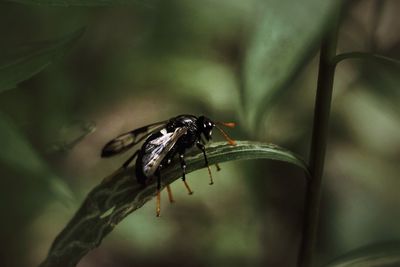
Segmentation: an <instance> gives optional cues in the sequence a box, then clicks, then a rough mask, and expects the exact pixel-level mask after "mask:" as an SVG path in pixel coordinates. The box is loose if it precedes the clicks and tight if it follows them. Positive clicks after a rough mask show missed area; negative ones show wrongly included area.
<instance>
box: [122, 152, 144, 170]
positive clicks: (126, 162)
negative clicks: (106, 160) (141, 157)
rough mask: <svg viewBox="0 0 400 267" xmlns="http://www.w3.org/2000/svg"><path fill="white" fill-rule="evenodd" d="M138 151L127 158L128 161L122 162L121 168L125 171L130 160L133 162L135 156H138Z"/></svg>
mask: <svg viewBox="0 0 400 267" xmlns="http://www.w3.org/2000/svg"><path fill="white" fill-rule="evenodd" d="M139 151H140V150H137V151H136V152H135V153H133V155H132V156H130V157H129V159H127V161H125V162H124V164H122V168H124V169H126V168H128V165H129V164H130V163H131V162H132V160H134V159H135V158H136V156H137V155H138V154H139Z"/></svg>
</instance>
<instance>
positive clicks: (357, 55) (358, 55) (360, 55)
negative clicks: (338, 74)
mask: <svg viewBox="0 0 400 267" xmlns="http://www.w3.org/2000/svg"><path fill="white" fill-rule="evenodd" d="M347 59H366V60H376V61H380V62H383V63H389V64H392V65H393V66H395V67H397V68H399V67H400V60H397V59H395V58H391V57H385V56H383V55H379V54H374V53H368V52H349V53H343V54H339V55H336V56H335V58H334V63H335V64H338V63H339V62H341V61H343V60H347Z"/></svg>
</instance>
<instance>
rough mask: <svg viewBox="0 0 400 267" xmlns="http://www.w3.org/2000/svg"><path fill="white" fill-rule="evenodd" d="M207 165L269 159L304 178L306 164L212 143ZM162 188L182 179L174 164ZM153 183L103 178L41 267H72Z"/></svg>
mask: <svg viewBox="0 0 400 267" xmlns="http://www.w3.org/2000/svg"><path fill="white" fill-rule="evenodd" d="M206 152H207V158H208V161H209V164H215V163H222V162H226V161H232V160H245V159H272V160H278V161H284V162H288V163H291V164H294V165H296V166H299V167H300V168H302V169H303V170H304V171H305V173H306V174H307V177H309V172H308V168H307V165H306V163H305V162H304V161H303V160H302V159H301V158H299V157H298V156H296V155H295V154H293V153H292V152H290V151H288V150H286V149H283V148H280V147H278V146H276V145H273V144H265V143H258V142H246V141H238V142H237V145H235V146H231V145H228V144H226V143H225V142H217V143H213V144H211V145H210V146H208V147H207V149H206ZM186 163H187V169H186V171H187V173H190V172H192V171H195V170H198V169H201V168H204V167H205V166H204V165H205V164H204V157H203V153H201V152H199V151H194V152H192V153H191V154H189V155H187V157H186ZM161 175H162V183H163V185H162V186H163V187H164V186H165V185H167V184H170V183H172V182H173V181H175V180H177V179H178V178H180V177H181V175H182V169H181V167H180V164H179V161H178V160H175V161H174V162H172V163H171V165H170V166H169V167H168V168H166V169H165V170H164V171H162V173H161ZM155 180H156V179H153V180H152V181H151V182H150V184H148V185H147V186H146V187H143V185H141V184H139V183H137V182H136V177H135V171H134V167H131V168H128V169H125V170H124V169H120V170H118V171H116V172H115V173H113V174H111V175H110V176H109V177H106V178H105V179H104V180H103V181H102V182H101V184H99V185H98V186H96V187H95V188H94V189H93V190H92V191H91V192H90V193H89V194H88V195H87V197H86V199H85V201H84V203H83V204H82V205H81V207H80V209H79V210H78V211H77V212H76V213H75V215H74V217H73V218H72V219H71V221H70V222H69V223H68V224H67V226H66V227H65V228H64V230H62V232H61V233H60V234H59V235H58V236H57V238H56V239H55V241H54V243H53V245H52V247H51V249H50V252H49V254H48V256H47V258H46V259H45V261H44V262H43V263H42V264H41V265H40V266H41V267H53V266H54V267H55V266H57V267H59V266H75V265H76V264H77V263H78V262H79V260H80V259H81V258H82V257H83V256H84V255H85V254H86V253H87V252H89V251H90V250H92V249H93V248H95V247H97V246H99V244H100V243H101V241H102V239H103V238H104V237H105V236H106V235H107V234H108V233H110V232H111V231H112V230H113V228H114V227H115V226H116V225H117V224H118V223H119V222H120V221H121V220H122V219H124V218H125V217H126V216H127V215H128V214H130V213H131V212H133V211H135V210H136V209H138V208H140V207H142V206H143V205H144V203H145V202H147V201H149V200H150V199H151V198H152V197H153V196H154V195H155V194H156V181H155Z"/></svg>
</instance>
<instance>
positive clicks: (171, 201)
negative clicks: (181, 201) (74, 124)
mask: <svg viewBox="0 0 400 267" xmlns="http://www.w3.org/2000/svg"><path fill="white" fill-rule="evenodd" d="M167 192H168V199H169V202H170V203H174V202H175V200H174V197H173V196H172V191H171V186H170V185H167Z"/></svg>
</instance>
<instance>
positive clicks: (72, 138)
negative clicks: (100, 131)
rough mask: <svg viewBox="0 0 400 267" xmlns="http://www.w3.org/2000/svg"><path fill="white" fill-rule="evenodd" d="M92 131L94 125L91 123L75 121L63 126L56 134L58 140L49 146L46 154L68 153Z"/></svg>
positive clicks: (94, 129) (94, 128)
mask: <svg viewBox="0 0 400 267" xmlns="http://www.w3.org/2000/svg"><path fill="white" fill-rule="evenodd" d="M94 131H96V123H95V122H93V121H82V120H75V121H72V122H70V123H68V124H65V125H64V126H62V127H61V129H60V131H59V133H58V140H56V141H54V142H53V143H52V144H51V145H50V149H49V150H48V153H57V152H61V153H65V152H68V151H69V150H71V149H73V148H74V147H75V146H76V145H77V144H79V143H80V142H81V141H82V140H83V139H85V137H86V136H88V135H89V134H91V133H93V132H94Z"/></svg>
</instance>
